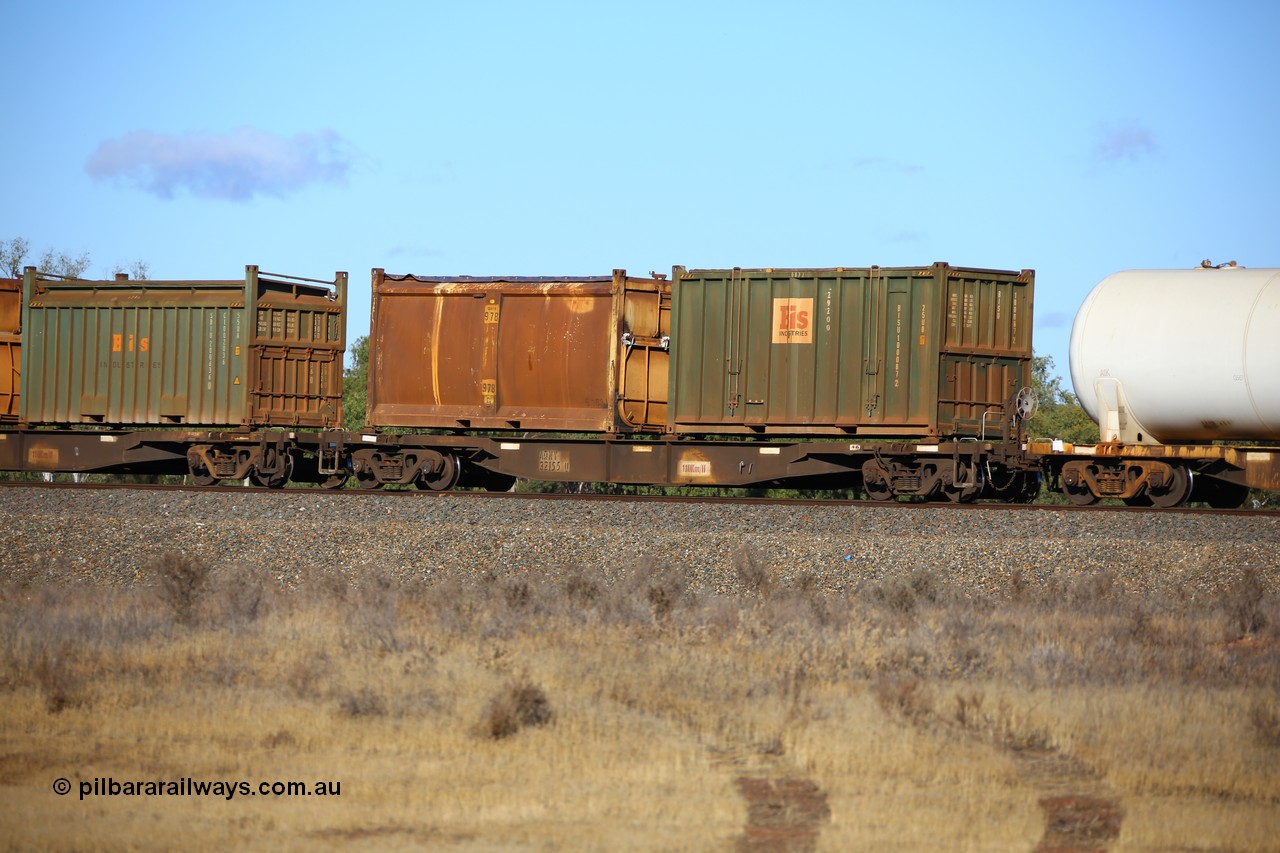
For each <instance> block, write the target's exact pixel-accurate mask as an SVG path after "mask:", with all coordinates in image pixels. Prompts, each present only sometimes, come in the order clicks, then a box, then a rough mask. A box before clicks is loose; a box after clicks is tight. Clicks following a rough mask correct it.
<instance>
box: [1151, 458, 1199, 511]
mask: <svg viewBox="0 0 1280 853" xmlns="http://www.w3.org/2000/svg"><path fill="white" fill-rule="evenodd" d="M1170 467H1171V468H1172V471H1173V473H1172V476H1171V477H1170V478H1169V482H1168V483H1167V484H1166V485H1164V486H1162V487H1160V488H1159V489H1152V488H1150V487H1148V488H1147V497H1149V498H1151V502H1152V503H1153V504H1155V505H1156V506H1158V507H1160V508H1162V509H1169V508H1170V507H1175V506H1179V505H1181V504H1184V503H1186V502H1187V498H1189V497H1191V485H1192V483H1191V480H1192V476H1191V472H1190V471H1189V470H1187V467H1186V466H1185V465H1171V466H1170Z"/></svg>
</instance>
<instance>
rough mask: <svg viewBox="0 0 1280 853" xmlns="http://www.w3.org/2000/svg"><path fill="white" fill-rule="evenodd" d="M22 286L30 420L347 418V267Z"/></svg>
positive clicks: (203, 423)
mask: <svg viewBox="0 0 1280 853" xmlns="http://www.w3.org/2000/svg"><path fill="white" fill-rule="evenodd" d="M23 288H24V290H23V296H24V298H23V314H22V327H23V330H24V338H25V339H24V342H23V343H24V346H23V350H24V352H23V371H22V397H21V404H20V419H21V420H22V421H23V422H25V423H31V424H82V423H99V424H105V425H110V426H143V425H151V426H164V425H186V426H199V427H218V426H233V427H234V426H256V425H273V426H287V425H297V426H309V427H323V426H331V425H337V424H340V423H341V415H342V413H341V406H342V355H343V351H344V349H345V339H346V320H345V318H346V312H345V307H346V292H347V275H346V273H342V272H340V273H337V275H336V276H335V279H334V281H332V282H323V281H315V280H312V279H303V278H297V277H294V276H283V275H277V274H274V273H259V272H258V268H257V267H256V266H248V267H245V277H244V279H243V280H232V281H130V280H128V279H127V278H126V277H124V276H120V277H117V279H116V280H115V281H87V280H81V279H66V278H62V277H59V276H53V275H48V274H44V273H40V272H39V271H38V270H36V269H35V268H32V267H28V268H27V270H26V274H25V277H24V283H23Z"/></svg>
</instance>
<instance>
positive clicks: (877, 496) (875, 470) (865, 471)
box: [862, 459, 893, 501]
mask: <svg viewBox="0 0 1280 853" xmlns="http://www.w3.org/2000/svg"><path fill="white" fill-rule="evenodd" d="M862 488H863V489H864V490H865V491H866V493H867V497H869V498H871V500H873V501H887V500H892V499H893V487H892V486H891V485H890V484H889V472H888V471H886V470H885V467H884V465H883V464H881V463H880V462H877V461H876V460H874V459H868V460H867V461H866V462H864V463H863V464H862Z"/></svg>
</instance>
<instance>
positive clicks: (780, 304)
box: [671, 263, 1034, 438]
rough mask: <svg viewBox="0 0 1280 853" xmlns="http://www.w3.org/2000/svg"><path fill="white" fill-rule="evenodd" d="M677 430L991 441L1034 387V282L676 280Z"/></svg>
mask: <svg viewBox="0 0 1280 853" xmlns="http://www.w3.org/2000/svg"><path fill="white" fill-rule="evenodd" d="M672 282H673V290H672V303H673V308H672V311H673V317H674V321H673V332H672V360H673V368H672V373H671V381H672V427H673V429H674V430H675V431H677V432H695V433H696V432H706V433H720V432H729V433H735V432H736V433H767V434H811V435H812V434H816V435H873V436H874V435H879V436H898V437H921V438H927V437H941V436H956V435H958V436H973V437H980V436H987V437H995V436H998V435H999V433H1000V432H1001V428H1002V427H1001V424H1002V422H1003V421H1004V419H1005V416H1006V415H1007V414H1008V413H1009V410H1010V406H1011V403H1012V401H1013V400H1014V399H1015V398H1016V396H1017V394H1018V392H1019V390H1020V389H1022V388H1023V387H1025V386H1028V385H1030V381H1031V303H1032V290H1033V283H1034V273H1033V272H1032V271H1030V270H1022V271H1005V270H985V269H967V268H958V267H951V266H949V265H948V264H943V263H939V264H933V265H932V266H928V267H901V268H882V267H856V268H855V267H850V268H834V269H736V268H735V269H722V270H686V269H684V268H683V267H676V268H675V270H674V271H673V274H672Z"/></svg>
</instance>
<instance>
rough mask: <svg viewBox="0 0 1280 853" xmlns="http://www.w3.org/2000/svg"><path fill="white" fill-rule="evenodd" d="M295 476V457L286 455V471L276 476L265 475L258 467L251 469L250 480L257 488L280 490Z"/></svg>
mask: <svg viewBox="0 0 1280 853" xmlns="http://www.w3.org/2000/svg"><path fill="white" fill-rule="evenodd" d="M292 474H293V457H292V456H289V455H288V454H285V457H284V470H283V471H279V472H276V473H274V474H268V473H264V472H262V471H259V470H258V466H256V465H255V466H254V467H252V468H250V469H249V479H250V480H251V481H252V482H253V484H254V485H255V486H261V487H262V488H264V489H278V488H280V487H281V486H283V485H284V484H285V483H287V482H289V477H290V475H292Z"/></svg>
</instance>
